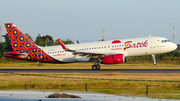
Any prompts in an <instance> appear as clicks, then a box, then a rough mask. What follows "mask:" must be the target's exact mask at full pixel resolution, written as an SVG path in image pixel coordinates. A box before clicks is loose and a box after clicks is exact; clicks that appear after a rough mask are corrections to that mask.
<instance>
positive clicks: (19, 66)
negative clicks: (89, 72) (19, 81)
mask: <svg viewBox="0 0 180 101" xmlns="http://www.w3.org/2000/svg"><path fill="white" fill-rule="evenodd" d="M92 65H93V63H89V62H88V63H69V64H48V63H35V62H33V63H32V62H31V63H0V69H91V66H92ZM100 65H101V69H180V65H174V64H164V63H161V64H157V65H153V64H152V63H145V64H143V65H142V64H126V63H125V64H114V65H106V64H100Z"/></svg>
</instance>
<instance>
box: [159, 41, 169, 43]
mask: <svg viewBox="0 0 180 101" xmlns="http://www.w3.org/2000/svg"><path fill="white" fill-rule="evenodd" d="M161 42H162V43H165V42H169V40H162V41H161Z"/></svg>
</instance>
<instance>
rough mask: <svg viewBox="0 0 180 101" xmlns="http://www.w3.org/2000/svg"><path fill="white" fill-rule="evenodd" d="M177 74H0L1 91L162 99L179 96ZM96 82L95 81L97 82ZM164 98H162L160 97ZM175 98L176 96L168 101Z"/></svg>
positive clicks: (179, 84)
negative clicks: (96, 93) (98, 94)
mask: <svg viewBox="0 0 180 101" xmlns="http://www.w3.org/2000/svg"><path fill="white" fill-rule="evenodd" d="M179 76H180V74H147V75H146V74H123V73H107V74H106V73H102V74H82V73H72V74H71V73H68V74H65V73H60V74H57V73H41V74H38V73H22V74H21V73H20V74H3V73H1V74H0V89H1V90H14V89H15V90H24V89H25V84H26V88H27V89H29V90H56V91H85V90H86V87H85V84H87V88H88V91H92V92H102V93H108V94H116V95H123V96H146V85H152V86H149V97H158V96H159V95H158V94H161V96H160V97H163V96H165V95H167V94H168V96H169V97H171V96H170V95H169V94H171V95H172V96H174V94H180V90H179V89H180V83H179V82H180V79H179V78H178V77H179ZM97 78H98V79H97ZM164 98H165V97H164ZM172 98H177V96H175V97H172Z"/></svg>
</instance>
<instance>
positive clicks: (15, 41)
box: [4, 23, 58, 63]
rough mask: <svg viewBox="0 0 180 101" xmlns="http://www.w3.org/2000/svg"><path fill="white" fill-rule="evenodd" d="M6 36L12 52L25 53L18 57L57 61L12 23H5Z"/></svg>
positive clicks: (31, 59) (40, 60)
mask: <svg viewBox="0 0 180 101" xmlns="http://www.w3.org/2000/svg"><path fill="white" fill-rule="evenodd" d="M4 25H5V27H6V30H7V32H8V37H9V40H10V42H11V45H12V48H13V53H17V54H23V53H27V54H28V55H27V57H25V58H19V59H24V60H30V61H39V62H52V63H57V62H58V61H57V60H55V59H53V58H51V57H50V56H49V55H47V54H46V53H45V52H44V51H43V50H42V49H40V48H39V47H38V46H37V45H36V44H34V42H32V41H31V40H30V39H29V38H28V37H27V36H26V35H25V34H24V33H23V32H22V31H21V30H19V29H18V28H17V26H15V25H14V24H13V23H5V24H4Z"/></svg>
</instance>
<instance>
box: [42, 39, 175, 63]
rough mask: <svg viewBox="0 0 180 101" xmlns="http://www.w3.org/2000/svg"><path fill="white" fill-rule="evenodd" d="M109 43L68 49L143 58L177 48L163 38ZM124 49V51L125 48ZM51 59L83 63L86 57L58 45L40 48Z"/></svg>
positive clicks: (70, 46) (75, 45)
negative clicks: (76, 54)
mask: <svg viewBox="0 0 180 101" xmlns="http://www.w3.org/2000/svg"><path fill="white" fill-rule="evenodd" d="M117 40H118V41H120V42H116V40H111V41H100V42H92V43H81V44H70V45H66V46H67V47H68V48H70V49H72V50H76V51H84V52H86V51H87V52H96V53H97V52H98V53H101V52H103V53H104V52H114V53H117V54H124V57H133V56H144V55H152V54H162V53H167V52H170V51H173V50H175V49H176V48H177V45H176V44H175V43H172V42H169V41H168V40H167V39H166V38H163V37H143V38H131V39H117ZM126 45H127V47H126V49H125V50H124V48H125V46H126ZM40 48H41V49H42V50H43V51H44V52H45V53H47V54H48V55H49V56H51V57H52V58H54V59H56V60H59V61H62V62H85V61H88V60H87V59H86V57H85V56H84V57H82V56H75V55H73V52H68V51H65V50H64V49H63V48H62V47H61V46H60V45H57V46H49V47H40Z"/></svg>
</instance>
